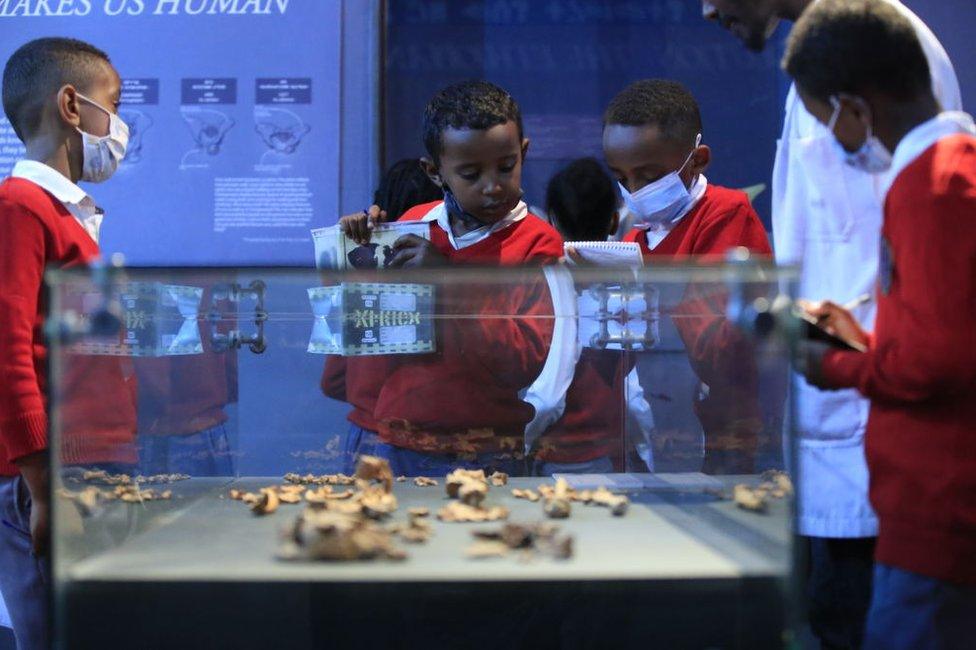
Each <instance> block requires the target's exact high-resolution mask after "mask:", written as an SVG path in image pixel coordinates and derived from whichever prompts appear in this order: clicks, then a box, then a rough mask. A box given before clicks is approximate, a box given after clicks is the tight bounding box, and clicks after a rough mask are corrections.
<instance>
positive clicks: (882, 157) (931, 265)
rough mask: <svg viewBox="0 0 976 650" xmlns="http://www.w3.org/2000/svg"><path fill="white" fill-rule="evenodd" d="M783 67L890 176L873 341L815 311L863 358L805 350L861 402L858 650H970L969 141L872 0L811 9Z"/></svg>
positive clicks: (900, 28) (975, 153)
mask: <svg viewBox="0 0 976 650" xmlns="http://www.w3.org/2000/svg"><path fill="white" fill-rule="evenodd" d="M783 65H784V68H785V69H786V70H787V72H789V74H790V75H792V76H793V78H794V79H795V80H796V84H797V88H798V91H799V95H800V98H801V99H802V100H803V103H804V105H805V106H806V107H807V109H808V110H809V111H810V113H811V114H813V115H814V116H815V117H816V118H817V119H818V120H820V121H821V122H822V123H824V124H826V125H827V126H828V128H829V129H830V130H831V131H832V132H833V134H834V136H835V137H836V139H837V142H838V143H839V145H838V146H841V147H843V149H844V150H845V152H847V162H848V164H850V165H853V166H855V167H858V168H860V169H864V170H866V171H872V172H875V173H885V174H886V175H885V177H884V182H885V183H886V184H887V185H888V187H889V189H888V193H887V196H886V198H885V203H884V223H883V226H882V238H881V242H882V243H881V246H882V250H881V268H880V269H879V279H878V294H877V300H878V316H877V321H876V323H875V330H874V332H873V333H871V334H868V333H866V332H864V331H863V330H862V329H861V328H860V326H859V325H858V323H857V321H856V319H855V318H854V317H853V316H852V315H851V314H850V313H849V312H847V311H846V310H844V309H842V308H841V307H838V306H837V305H835V304H832V303H822V304H815V305H811V306H810V310H811V312H812V313H813V314H814V315H816V316H818V317H821V318H823V319H824V321H825V323H826V325H827V327H828V328H829V329H831V330H833V331H835V332H837V333H839V334H841V335H843V336H846V337H850V338H853V339H856V340H859V341H861V342H863V343H864V344H865V345H866V346H867V347H868V350H867V352H864V353H857V352H842V351H839V350H827V349H826V348H825V347H823V346H820V345H810V344H807V345H804V346H802V348H801V352H802V354H801V356H800V359H799V361H800V363H799V365H800V366H801V371H802V372H803V373H804V374H805V375H806V377H807V380H808V381H810V382H811V383H812V384H813V385H815V386H818V387H820V388H824V389H840V388H852V387H853V388H858V389H859V390H860V391H861V393H862V394H864V395H865V396H866V397H868V398H869V399H870V400H871V411H870V415H869V418H868V426H867V434H866V454H867V462H868V468H869V470H870V473H871V476H870V497H871V503H872V505H873V506H874V508H875V511H876V512H877V513H878V519H879V533H878V543H877V548H876V552H875V560H876V564H875V577H874V596H873V599H872V603H871V609H870V612H869V614H868V622H867V630H866V633H865V647H868V648H923V647H924V648H962V647H971V645H972V625H973V615H974V613H976V325H974V323H976V137H974V133H976V128H974V125H973V120H972V118H970V117H969V116H968V115H966V114H964V113H944V112H941V108H940V106H939V104H938V102H937V101H936V100H935V98H934V97H933V94H932V90H931V80H930V76H929V75H930V73H929V67H928V65H927V63H926V58H925V55H924V53H923V51H922V47H921V45H920V44H919V41H918V39H917V37H916V35H915V30H914V29H913V27H912V25H911V23H910V22H909V21H908V20H907V19H906V18H904V17H903V16H902V14H901V13H900V12H898V11H897V10H896V9H894V8H893V7H892V6H891V5H890V4H889V3H887V2H884V1H882V0H820V2H819V3H817V4H815V5H813V6H812V7H811V8H810V9H808V10H807V11H806V13H804V14H803V17H802V18H801V19H800V20H799V21H798V22H797V24H796V27H795V28H794V29H793V33H792V34H791V36H790V40H789V45H788V47H787V53H786V56H785V58H784V61H783ZM891 152H894V153H891Z"/></svg>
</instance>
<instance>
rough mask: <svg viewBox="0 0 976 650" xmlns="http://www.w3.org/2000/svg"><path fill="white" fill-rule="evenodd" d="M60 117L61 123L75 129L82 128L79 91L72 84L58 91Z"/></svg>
mask: <svg viewBox="0 0 976 650" xmlns="http://www.w3.org/2000/svg"><path fill="white" fill-rule="evenodd" d="M57 98H58V115H59V116H60V118H61V121H62V122H64V123H65V124H67V125H69V126H73V127H79V126H81V111H80V108H81V106H80V100H79V99H78V91H77V90H75V87H74V86H72V85H71V84H68V85H66V86H62V87H61V89H60V90H59V91H58V95H57Z"/></svg>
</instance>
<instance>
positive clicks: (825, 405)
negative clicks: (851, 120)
mask: <svg viewBox="0 0 976 650" xmlns="http://www.w3.org/2000/svg"><path fill="white" fill-rule="evenodd" d="M891 3H892V5H893V6H894V7H895V8H896V9H898V11H900V12H901V13H902V14H903V15H904V16H905V17H906V18H908V19H909V20H910V21H911V22H912V25H913V26H914V27H915V34H916V36H918V39H919V42H920V43H921V45H922V50H923V52H924V53H925V57H926V59H927V60H928V64H929V72H930V74H931V77H932V91H933V93H934V95H935V98H936V99H937V100H938V101H939V103H940V105H941V106H942V107H943V108H944V109H945V110H962V99H961V94H960V90H959V83H958V81H957V79H956V73H955V71H954V70H953V67H952V62H951V61H950V60H949V57H948V55H947V54H946V52H945V50H944V49H943V47H942V45H941V44H940V43H939V40H938V39H937V38H936V36H935V35H934V34H933V33H932V31H931V30H930V29H929V28H928V27H927V26H926V25H925V24H924V23H923V22H922V21H921V20H920V19H919V18H918V17H917V16H916V15H915V14H914V13H912V12H911V10H909V9H908V8H907V7H906V6H905V5H903V4H902V3H901V2H897V0H891ZM883 191H884V188H883V179H882V177H881V176H880V175H873V174H868V173H865V172H863V171H861V170H858V169H855V168H854V167H851V166H849V165H847V164H845V163H844V160H843V154H842V152H841V148H840V147H838V146H837V144H836V142H835V138H834V136H833V134H831V133H830V132H829V131H828V130H827V128H826V127H825V126H824V125H823V124H821V123H820V122H818V121H817V119H816V118H815V117H814V116H813V115H811V114H810V113H809V112H808V111H807V110H806V109H805V108H804V106H803V102H802V101H800V98H799V96H798V95H797V92H796V87H795V86H793V87H791V88H790V92H789V96H788V97H787V100H786V106H785V119H784V123H783V132H782V136H781V139H780V140H779V143H778V146H777V151H776V161H775V164H774V167H773V181H772V223H773V244H774V248H775V253H776V260H777V262H778V263H780V264H800V265H801V266H800V280H799V286H798V295H800V296H802V297H803V298H807V299H810V300H827V299H829V300H833V301H834V302H837V303H839V304H843V303H845V302H848V301H850V300H854V299H856V298H857V297H858V296H861V295H863V294H865V293H872V292H873V291H874V286H875V282H876V280H877V273H878V250H879V233H880V231H881V221H882V200H883V196H884V193H883ZM875 313H876V305H875V304H874V303H873V302H872V303H867V304H863V305H861V306H860V307H858V308H856V309H855V310H854V316H855V317H856V318H857V319H858V321H859V322H860V324H861V325H862V326H863V327H865V328H867V329H870V328H871V327H872V325H873V323H874V318H875ZM790 388H791V391H792V395H793V403H794V405H795V408H794V413H795V415H796V417H795V418H794V419H793V422H792V427H791V429H792V431H794V432H795V434H796V436H795V439H796V448H797V452H796V463H797V467H796V469H795V471H794V472H793V475H794V477H795V478H796V480H797V481H798V485H797V501H796V507H797V532H798V533H799V534H800V535H802V536H803V537H804V539H805V541H806V543H807V545H808V546H810V547H811V548H810V553H809V555H810V557H811V559H812V561H811V563H810V564H811V567H810V573H811V575H810V581H811V586H810V589H809V591H810V598H811V599H812V601H813V602H812V603H811V606H810V611H809V616H810V619H811V626H812V627H813V629H814V632H815V633H816V634H817V636H818V637H819V638H820V639H821V640H823V641H824V642H826V643H832V644H835V645H838V646H852V647H856V646H857V645H859V643H860V638H861V633H862V629H863V622H864V614H865V612H866V611H867V606H868V599H869V596H870V592H871V589H870V581H871V571H872V559H871V557H872V556H871V549H870V545H866V544H864V543H862V542H860V541H852V542H848V540H852V539H854V540H857V539H859V538H873V537H874V536H875V535H877V532H878V521H877V517H876V516H875V514H874V511H873V510H872V508H871V504H870V502H869V500H868V468H867V465H866V463H865V460H864V432H865V427H866V425H867V419H868V402H867V400H865V399H864V398H863V397H861V396H860V395H859V394H858V393H857V391H855V390H840V391H821V390H819V389H817V388H814V387H813V386H810V385H809V384H807V383H806V381H805V380H804V379H803V377H801V376H799V375H794V377H793V381H792V382H791V386H790ZM858 554H859V555H860V556H861V561H860V564H858V562H857V561H856V556H857V555H858ZM834 558H837V562H834V561H833V559H834ZM817 585H820V586H817ZM835 586H836V588H835ZM855 591H856V592H858V593H859V594H861V596H860V600H859V603H858V604H854V603H851V602H848V601H849V599H850V594H851V593H852V592H855ZM838 622H839V623H838Z"/></svg>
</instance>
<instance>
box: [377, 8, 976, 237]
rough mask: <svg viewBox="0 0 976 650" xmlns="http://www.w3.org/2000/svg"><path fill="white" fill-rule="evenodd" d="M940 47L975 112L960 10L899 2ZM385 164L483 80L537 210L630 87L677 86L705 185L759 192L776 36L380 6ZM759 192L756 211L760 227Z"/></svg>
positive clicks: (419, 149) (558, 15)
mask: <svg viewBox="0 0 976 650" xmlns="http://www.w3.org/2000/svg"><path fill="white" fill-rule="evenodd" d="M906 4H907V5H908V6H909V7H911V8H912V9H913V10H915V11H916V12H917V13H918V14H919V15H920V16H921V17H922V18H923V19H925V20H926V21H928V22H929V25H930V26H931V27H932V29H933V30H934V31H935V33H936V34H937V35H938V36H939V37H940V38H941V39H942V40H943V42H944V43H945V45H946V48H947V50H948V51H949V54H950V56H952V58H953V61H954V62H955V64H956V68H957V70H958V73H959V77H960V82H961V83H962V87H963V98H964V101H965V103H966V105H967V106H974V105H976V96H974V94H976V67H974V65H973V63H974V62H976V60H974V59H976V57H974V54H973V50H972V47H971V46H970V44H969V43H968V42H967V39H968V38H970V37H969V36H968V33H967V32H968V29H967V28H965V27H963V26H970V25H973V24H976V3H974V2H972V0H907V2H906ZM388 8H389V9H388V23H387V51H386V85H385V90H386V96H385V138H386V140H385V144H386V146H385V152H384V153H385V158H386V161H387V162H392V161H394V160H397V159H399V158H403V157H407V156H417V155H421V154H422V153H423V144H422V141H421V135H420V122H421V116H422V115H423V108H424V105H425V104H426V102H427V100H428V99H429V98H430V96H431V95H432V94H433V93H434V92H435V91H436V90H437V89H438V88H441V87H442V86H445V85H447V84H449V83H452V82H455V81H460V80H463V79H470V78H486V79H489V80H491V81H493V82H495V83H497V84H499V85H501V86H502V87H504V88H505V89H507V90H508V91H509V92H511V93H512V95H513V96H514V97H515V98H516V99H517V100H518V101H519V103H520V105H521V107H522V111H523V114H524V118H525V128H526V135H527V136H528V137H529V138H530V139H531V140H532V145H531V148H530V151H529V158H528V161H527V163H526V167H525V172H524V178H523V183H522V185H523V187H524V188H525V190H526V199H527V201H528V202H529V203H530V204H532V205H537V206H538V205H541V204H542V202H543V200H544V191H545V184H546V181H547V180H548V178H549V177H550V176H551V175H552V173H553V172H554V171H555V170H556V169H558V168H559V167H560V166H561V165H563V164H565V163H566V162H567V161H568V160H569V159H572V158H575V157H579V156H597V157H600V156H601V150H600V136H601V128H600V118H601V115H602V113H603V110H604V109H605V107H606V105H607V104H608V102H609V101H610V99H611V98H612V97H613V95H614V94H616V93H617V92H618V91H619V90H621V89H622V88H623V87H625V86H626V85H627V84H628V83H630V82H631V81H634V80H637V79H642V78H647V77H666V78H671V79H676V80H678V81H681V82H682V83H684V84H685V85H686V86H688V87H689V89H690V90H691V91H692V93H693V94H694V95H695V97H696V98H697V99H698V102H699V104H700V105H701V109H702V116H703V119H704V128H705V134H704V141H705V143H706V144H709V145H710V146H711V147H712V149H713V152H714V162H713V164H712V167H711V169H710V171H709V172H708V174H707V175H708V177H709V179H710V180H712V181H713V182H716V183H719V184H721V185H726V186H729V187H748V186H753V185H759V184H765V185H767V186H768V184H769V182H770V177H771V172H772V164H773V157H774V154H775V149H776V140H777V138H778V137H779V135H780V131H781V128H782V119H783V104H784V101H785V97H786V91H787V90H788V87H789V84H788V80H787V79H786V77H785V76H784V75H783V74H782V73H781V71H780V70H779V59H780V56H781V55H782V46H783V42H784V39H785V36H786V34H787V33H788V28H789V27H790V25H789V24H786V25H783V26H782V27H781V28H780V29H779V30H778V32H777V34H776V35H775V37H774V39H773V42H772V44H771V47H768V48H767V49H766V51H765V52H763V53H762V54H759V55H757V54H753V53H750V52H748V51H746V50H745V48H743V47H742V46H741V45H740V43H739V42H738V41H737V40H736V39H735V38H733V37H732V36H731V35H729V34H726V33H724V32H723V31H722V30H721V29H720V28H719V27H718V26H716V25H714V24H710V23H708V22H706V21H705V20H703V19H702V15H701V2H700V1H699V0H644V1H641V2H638V1H635V0H389V3H388ZM769 199H770V197H769V191H768V189H767V190H766V191H765V192H763V193H762V194H760V195H759V197H758V198H757V199H756V207H757V209H758V210H759V213H760V215H761V216H762V217H763V220H764V221H765V222H766V224H767V226H768V224H769V204H770V201H769Z"/></svg>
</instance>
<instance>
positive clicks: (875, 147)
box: [827, 95, 892, 174]
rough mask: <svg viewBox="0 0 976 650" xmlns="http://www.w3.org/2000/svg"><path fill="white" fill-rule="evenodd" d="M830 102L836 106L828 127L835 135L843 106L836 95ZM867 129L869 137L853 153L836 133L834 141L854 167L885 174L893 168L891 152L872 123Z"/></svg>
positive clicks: (845, 158) (849, 163)
mask: <svg viewBox="0 0 976 650" xmlns="http://www.w3.org/2000/svg"><path fill="white" fill-rule="evenodd" d="M861 101H863V100H861ZM830 104H831V105H832V106H833V107H834V113H833V115H831V116H830V122H829V123H828V124H827V129H828V130H829V131H830V133H831V135H834V128H835V127H836V126H837V120H838V119H839V118H840V112H841V108H842V106H841V103H840V99H839V98H838V97H837V96H836V95H835V96H833V97H831V98H830ZM867 130H868V133H867V137H866V138H865V139H864V144H862V145H861V148H860V149H858V150H857V151H855V152H853V153H852V152H850V151H847V150H846V149H844V148H843V146H841V144H840V142H839V141H838V140H837V136H836V135H834V142H835V143H836V144H837V147H838V148H840V149H841V150H842V151H843V153H844V162H846V163H847V164H848V165H850V166H851V167H853V168H854V169H860V170H861V171H863V172H867V173H869V174H883V173H884V172H886V171H888V170H889V169H891V162H892V156H891V152H890V151H888V148H887V147H885V146H884V144H883V143H882V142H881V140H878V138H877V136H875V135H874V133H873V131H872V129H871V125H870V124H869V125H868V126H867Z"/></svg>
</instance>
